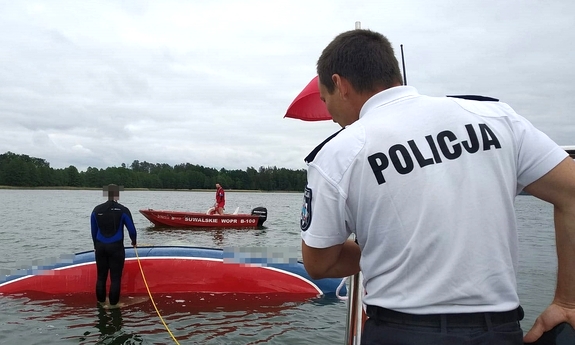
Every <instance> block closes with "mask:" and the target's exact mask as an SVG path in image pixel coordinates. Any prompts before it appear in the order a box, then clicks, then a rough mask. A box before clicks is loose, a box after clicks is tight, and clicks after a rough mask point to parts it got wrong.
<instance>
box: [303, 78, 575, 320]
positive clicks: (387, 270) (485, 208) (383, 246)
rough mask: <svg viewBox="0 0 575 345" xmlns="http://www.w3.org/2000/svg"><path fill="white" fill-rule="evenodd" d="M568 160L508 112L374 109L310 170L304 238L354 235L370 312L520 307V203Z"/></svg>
mask: <svg viewBox="0 0 575 345" xmlns="http://www.w3.org/2000/svg"><path fill="white" fill-rule="evenodd" d="M565 157H567V154H566V152H565V151H564V150H562V149H561V148H560V147H559V146H558V145H556V144H555V143H554V142H553V141H552V140H551V139H549V137H547V136H546V135H545V134H543V133H542V132H540V131H539V130H537V129H536V128H534V127H533V126H532V125H531V123H529V122H528V121H527V120H526V119H524V118H523V117H521V116H519V115H517V114H516V113H515V112H514V111H513V109H511V108H510V107H509V106H508V105H507V104H505V103H501V102H481V101H470V100H465V99H459V98H451V97H428V96H422V95H419V94H418V93H417V91H416V90H415V89H414V88H412V87H409V86H400V87H394V88H391V89H388V90H385V91H383V92H380V93H378V94H376V95H374V96H373V97H372V98H370V99H369V100H368V101H367V102H366V103H365V105H364V106H363V108H362V109H361V113H360V118H359V120H358V121H356V122H354V123H353V124H351V125H349V126H347V127H346V128H345V130H343V131H341V133H339V134H338V135H337V136H335V137H334V138H333V139H332V140H330V141H329V142H327V143H326V144H325V146H324V147H323V148H322V149H321V150H320V151H319V152H318V153H317V155H316V157H315V159H314V160H313V161H312V162H310V163H309V165H308V173H307V177H308V185H307V187H306V190H305V193H304V205H303V207H302V218H301V228H302V232H301V236H302V239H303V240H304V241H305V243H306V244H307V245H308V246H310V247H315V248H326V247H330V246H333V245H337V244H341V243H343V242H345V241H346V240H347V239H348V238H349V236H350V234H352V233H355V234H356V236H357V241H358V243H359V245H360V248H361V250H362V255H361V261H360V266H361V270H362V273H363V276H364V281H363V282H364V287H365V291H366V296H364V303H365V304H368V305H377V306H381V307H385V308H389V309H394V310H397V311H401V312H406V313H413V314H430V313H460V312H484V311H507V310H512V309H514V308H516V307H517V306H518V305H519V298H518V296H517V289H516V273H517V255H518V253H517V247H518V240H517V230H516V222H515V211H514V205H513V202H514V198H515V196H516V195H517V194H518V193H519V192H520V191H521V190H522V189H523V188H524V187H525V186H527V185H529V184H530V183H532V182H534V181H535V180H537V179H539V178H540V177H542V176H543V175H544V174H546V173H547V172H548V171H549V170H551V169H552V168H554V167H555V166H556V165H557V164H558V163H559V162H561V161H562V160H563V159H564V158H565Z"/></svg>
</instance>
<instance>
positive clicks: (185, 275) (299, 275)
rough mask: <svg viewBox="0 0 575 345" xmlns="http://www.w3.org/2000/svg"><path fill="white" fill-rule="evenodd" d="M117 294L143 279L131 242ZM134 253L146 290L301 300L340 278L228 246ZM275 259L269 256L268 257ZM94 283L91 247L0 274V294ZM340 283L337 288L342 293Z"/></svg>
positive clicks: (331, 290) (325, 291)
mask: <svg viewBox="0 0 575 345" xmlns="http://www.w3.org/2000/svg"><path fill="white" fill-rule="evenodd" d="M125 250H126V261H125V265H124V271H123V273H122V294H124V295H145V294H147V289H146V284H145V283H144V279H143V278H142V273H141V271H140V267H139V264H138V259H137V257H136V251H135V250H134V248H132V247H126V249H125ZM137 254H138V257H139V259H140V263H141V266H142V271H143V272H144V277H145V279H146V282H147V284H148V287H149V289H150V291H151V292H152V293H154V294H170V293H173V294H190V293H200V294H228V295H229V294H235V295H241V294H244V295H262V296H263V295H269V296H276V297H278V296H280V297H281V298H285V299H286V300H304V299H309V298H314V297H318V296H322V295H335V293H336V290H337V289H338V287H339V286H340V283H341V279H319V280H313V279H311V278H310V277H309V275H308V274H307V272H306V271H305V269H304V267H303V264H302V263H301V262H298V261H294V260H289V261H285V260H284V262H283V263H282V262H277V260H275V259H273V258H272V259H268V258H265V257H249V255H248V256H246V255H245V253H244V254H242V255H241V256H240V255H235V254H234V252H233V251H224V250H221V249H213V248H198V247H177V246H158V247H139V248H137ZM274 261H275V262H274ZM95 283H96V263H95V260H94V252H93V251H88V252H82V253H78V254H75V255H74V258H73V259H72V260H69V261H68V262H60V263H57V264H54V265H51V266H48V267H36V268H34V269H29V270H26V271H23V272H20V273H19V274H14V275H9V276H5V277H4V278H3V279H2V277H0V295H9V294H19V293H26V292H33V293H36V295H41V294H45V295H46V296H57V295H66V294H82V293H90V294H93V293H94V291H95ZM345 291H346V290H345V286H343V287H342V288H341V291H340V292H339V293H340V294H345V293H346V292H345Z"/></svg>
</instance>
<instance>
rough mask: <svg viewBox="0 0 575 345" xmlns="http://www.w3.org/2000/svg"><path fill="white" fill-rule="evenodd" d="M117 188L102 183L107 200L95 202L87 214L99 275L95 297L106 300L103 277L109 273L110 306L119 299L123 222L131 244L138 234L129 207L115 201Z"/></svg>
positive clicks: (118, 189)
mask: <svg viewBox="0 0 575 345" xmlns="http://www.w3.org/2000/svg"><path fill="white" fill-rule="evenodd" d="M120 189H121V188H120V187H119V186H117V185H115V184H110V185H107V186H104V196H106V195H107V196H108V201H106V202H104V203H102V204H100V205H98V206H96V207H95V208H94V210H93V211H92V215H91V217H90V223H91V228H92V241H93V242H94V252H95V256H96V268H97V276H98V278H97V280H96V298H97V299H98V302H100V303H102V304H104V303H105V302H106V281H107V280H108V275H109V276H110V293H109V296H108V300H109V303H110V306H115V305H117V304H118V302H119V301H120V286H121V282H122V271H123V269H124V261H125V259H126V252H125V250H124V226H125V227H126V228H127V229H128V233H129V235H130V239H131V240H132V246H133V247H134V248H135V247H136V236H137V232H136V227H135V226H134V221H133V219H132V214H131V213H130V210H129V209H128V208H127V207H125V206H123V205H122V204H120V203H118V201H117V200H118V199H119V198H120Z"/></svg>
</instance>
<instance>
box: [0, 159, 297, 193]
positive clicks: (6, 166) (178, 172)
mask: <svg viewBox="0 0 575 345" xmlns="http://www.w3.org/2000/svg"><path fill="white" fill-rule="evenodd" d="M306 180H307V177H306V171H305V169H300V170H289V169H285V168H277V167H275V166H274V167H263V166H262V167H260V168H259V169H257V170H256V169H255V168H253V167H249V168H247V169H246V170H245V171H244V170H227V169H224V168H222V169H220V170H217V169H214V168H208V167H204V166H201V165H195V164H190V163H182V164H177V165H175V166H171V165H168V164H165V163H149V162H146V161H143V162H140V161H138V160H135V161H133V162H132V164H131V165H130V166H127V165H126V164H125V163H122V165H121V166H120V167H108V168H106V169H98V168H93V167H89V168H87V169H86V171H78V169H77V168H76V167H75V166H73V165H70V166H69V167H67V168H63V169H54V168H51V167H50V163H48V162H47V161H46V160H45V159H42V158H36V157H30V156H28V155H24V154H15V153H12V152H9V151H8V152H6V153H4V154H1V155H0V185H4V186H14V187H80V188H81V187H88V188H102V186H104V185H108V184H110V183H114V184H117V185H120V186H124V188H149V189H213V188H214V185H215V184H216V183H219V184H221V185H222V187H224V188H225V189H243V190H263V191H303V189H304V187H305V185H306Z"/></svg>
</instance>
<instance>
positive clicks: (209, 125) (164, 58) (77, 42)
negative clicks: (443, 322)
mask: <svg viewBox="0 0 575 345" xmlns="http://www.w3.org/2000/svg"><path fill="white" fill-rule="evenodd" d="M356 21H359V22H361V27H362V28H369V29H372V30H375V31H379V32H381V33H383V34H384V35H386V36H387V37H388V38H389V39H390V41H391V42H392V43H393V45H394V47H395V50H396V55H397V56H398V59H400V56H401V55H400V54H401V50H400V45H403V46H404V54H405V63H406V69H407V82H408V84H409V85H412V86H415V87H416V88H417V89H418V90H419V92H420V93H423V94H428V95H434V96H444V95H452V94H480V95H485V96H491V97H496V98H499V99H501V100H502V101H505V102H506V103H509V104H510V105H511V106H512V107H513V108H515V110H516V111H517V112H518V113H520V114H522V115H523V116H525V117H526V118H528V119H529V120H530V121H531V122H533V123H534V124H535V125H536V126H537V127H539V128H540V129H541V130H543V131H544V132H545V133H547V134H548V135H549V136H550V137H551V138H552V139H554V140H555V141H556V142H557V143H558V144H560V145H575V135H574V134H575V115H574V114H573V112H574V109H575V67H574V66H575V49H574V48H575V1H572V0H523V1H514V0H509V1H501V0H482V1H458V0H450V1H448V0H434V1H427V0H403V1H383V0H373V1H350V0H345V1H343V0H325V1H323V0H320V1H314V0H305V1H304V0H289V1H288V0H285V1H281V0H280V1H274V0H241V1H240V0H235V1H234V0H210V1H203V0H202V1H200V0H197V1H196V0H187V1H185V0H182V1H171V0H158V1H145V0H125V1H121V0H91V1H87V0H86V1H77V0H70V1H64V0H51V1H43V0H38V1H29V0H18V1H12V0H0V153H5V152H7V151H11V152H14V153H17V154H27V155H29V156H33V157H39V158H44V159H46V160H47V161H48V162H49V163H50V164H51V166H52V167H54V168H64V167H67V166H69V165H74V166H76V167H77V168H78V169H80V170H85V169H86V168H87V167H89V166H91V167H96V168H106V167H109V166H120V165H121V164H122V163H126V164H127V165H130V164H131V163H132V161H134V160H139V161H148V162H151V163H168V164H170V165H175V164H179V163H192V164H198V165H203V166H206V167H213V168H216V169H221V168H226V169H242V170H245V169H246V168H247V167H255V168H259V167H260V166H266V167H267V166H277V167H285V168H288V169H303V168H305V163H304V162H303V158H304V157H305V156H306V154H307V153H308V152H309V151H310V150H311V149H313V148H314V147H315V146H316V144H318V143H319V142H321V141H322V140H323V139H324V138H325V137H327V136H329V135H330V134H331V133H333V132H335V131H337V130H338V125H337V124H335V123H333V122H332V121H321V122H305V121H301V120H295V119H289V118H284V117H283V116H284V115H285V112H286V109H287V107H288V106H289V105H290V103H291V102H292V101H293V99H294V98H295V97H296V96H297V94H298V93H299V92H300V91H301V90H302V89H303V88H304V87H305V85H306V84H307V83H308V82H309V81H310V80H311V79H312V78H313V77H314V76H315V64H316V62H317V58H318V57H319V55H320V53H321V51H322V49H323V48H324V47H325V46H326V45H327V44H328V43H329V42H330V41H331V40H332V39H333V38H334V37H335V36H336V35H337V34H339V33H341V32H343V31H347V30H351V29H353V28H354V26H355V22H356Z"/></svg>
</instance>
